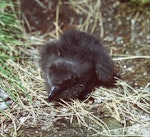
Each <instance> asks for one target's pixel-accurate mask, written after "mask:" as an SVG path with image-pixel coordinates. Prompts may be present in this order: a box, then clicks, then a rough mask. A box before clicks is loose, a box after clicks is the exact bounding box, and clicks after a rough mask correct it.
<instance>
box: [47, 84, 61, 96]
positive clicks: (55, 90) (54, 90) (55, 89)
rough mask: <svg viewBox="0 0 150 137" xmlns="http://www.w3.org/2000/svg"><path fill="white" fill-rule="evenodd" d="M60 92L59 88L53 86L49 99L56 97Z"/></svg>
mask: <svg viewBox="0 0 150 137" xmlns="http://www.w3.org/2000/svg"><path fill="white" fill-rule="evenodd" d="M58 90H59V87H57V86H52V87H51V89H50V91H49V94H48V97H49V98H50V97H52V96H54V95H55V94H56V93H57V92H58Z"/></svg>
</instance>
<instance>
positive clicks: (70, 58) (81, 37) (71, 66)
mask: <svg viewBox="0 0 150 137" xmlns="http://www.w3.org/2000/svg"><path fill="white" fill-rule="evenodd" d="M40 54H41V59H40V65H41V69H42V70H43V72H44V74H45V83H46V88H47V91H48V98H49V101H59V100H60V98H61V99H64V100H66V101H67V100H70V99H80V100H84V99H86V98H87V97H88V96H89V94H90V93H91V92H92V90H94V88H95V87H98V86H110V85H113V83H114V75H115V72H114V63H113V61H112V60H111V58H110V57H109V56H108V55H107V53H106V50H105V48H104V47H103V46H102V43H101V40H100V39H97V38H95V37H94V36H92V35H90V34H87V33H85V32H81V31H77V30H71V31H68V32H65V33H64V34H62V36H61V37H60V39H59V40H57V41H53V42H49V43H47V44H46V45H44V46H42V49H41V52H40Z"/></svg>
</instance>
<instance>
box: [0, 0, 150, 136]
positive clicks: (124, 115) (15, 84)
mask: <svg viewBox="0 0 150 137" xmlns="http://www.w3.org/2000/svg"><path fill="white" fill-rule="evenodd" d="M36 1H37V2H39V1H38V0H36ZM2 2H3V4H0V6H3V7H1V8H2V9H3V10H2V12H1V13H0V14H2V15H1V16H2V17H4V18H5V15H6V14H8V15H7V16H6V17H7V19H6V21H8V22H2V21H1V22H0V26H1V29H0V30H1V32H2V33H1V34H0V40H1V43H0V46H1V47H0V51H1V53H0V57H1V58H0V86H2V88H3V89H5V91H6V92H8V93H9V95H10V97H11V99H12V100H13V103H12V104H11V106H9V108H8V109H6V110H1V111H0V125H1V126H0V128H1V130H0V135H1V136H6V135H7V134H8V135H9V136H19V135H21V134H23V133H20V131H21V132H22V130H23V129H22V127H25V126H27V127H34V126H35V127H36V126H37V125H38V126H40V127H43V128H44V129H46V130H47V129H52V130H57V128H56V127H55V126H54V123H55V122H57V120H59V119H66V120H68V121H69V123H71V124H73V123H74V122H75V123H77V124H78V125H77V126H79V127H85V128H86V129H87V131H91V135H93V136H118V137H120V136H129V135H130V136H135V135H136V136H141V135H140V134H130V133H129V132H127V131H128V129H129V128H130V127H132V124H134V123H140V125H142V126H144V125H146V126H147V128H148V127H149V124H148V123H149V119H143V118H142V116H149V115H150V102H149V100H150V93H149V86H150V83H146V86H145V87H142V88H138V87H137V88H136V87H131V86H130V85H129V84H128V83H126V82H125V81H122V80H120V79H118V81H117V87H116V88H113V89H106V88H103V87H100V88H98V89H96V90H95V92H93V93H92V97H93V98H94V99H95V102H94V103H90V102H88V103H87V102H79V101H78V100H73V101H72V102H71V103H68V102H65V101H63V100H62V103H60V106H59V107H55V106H54V104H53V103H49V102H47V101H46V98H47V93H46V91H45V89H44V86H43V79H42V76H41V71H40V68H39V65H38V58H39V54H38V51H37V49H35V48H34V47H33V46H32V45H41V44H42V43H43V42H44V40H43V39H41V38H39V36H37V35H36V34H26V32H25V30H24V29H23V28H22V26H21V25H20V22H19V21H18V20H16V19H17V16H16V14H14V13H15V11H14V7H13V5H12V3H11V2H10V1H9V2H8V1H2ZM39 4H41V3H39ZM66 4H67V5H68V6H70V8H72V9H74V10H75V11H76V12H77V13H78V14H80V15H84V18H83V20H80V21H79V23H78V24H76V26H77V28H78V29H80V30H84V31H90V32H95V31H96V32H99V35H101V36H102V37H103V36H104V28H103V18H102V14H101V10H100V9H101V1H100V0H96V1H94V2H92V1H91V0H80V1H72V0H68V1H67V2H66ZM7 7H10V10H9V12H10V13H7V12H6V11H5V9H7ZM44 7H45V6H44ZM56 11H57V12H56V20H55V22H54V26H55V28H54V30H53V31H52V32H51V33H50V37H51V38H58V36H59V33H61V32H62V31H63V30H61V28H60V27H59V5H58V6H57V10H56ZM14 20H15V21H14ZM10 22H11V23H10ZM6 26H8V28H9V29H7V31H8V32H7V31H6V30H5V29H6V28H7V27H6ZM6 32H7V34H5V33H6ZM8 33H9V35H8ZM11 34H12V35H11ZM46 35H47V34H46ZM31 36H32V37H31ZM43 37H44V36H43ZM113 56H115V55H113ZM137 58H143V59H149V58H150V57H149V56H146V55H145V56H135V55H134V56H132V55H130V56H126V55H123V56H122V55H121V56H119V57H118V56H115V58H114V60H115V61H118V60H119V61H120V60H121V61H124V60H134V59H137ZM95 109H96V111H99V110H101V111H100V112H103V113H104V115H106V117H111V118H114V119H116V120H117V121H118V122H119V123H121V124H122V125H123V127H122V128H116V129H114V128H113V129H112V128H110V127H109V125H107V123H106V122H105V121H104V120H103V118H102V117H101V113H97V114H95V111H93V110H95ZM128 122H130V125H128ZM23 131H26V130H23Z"/></svg>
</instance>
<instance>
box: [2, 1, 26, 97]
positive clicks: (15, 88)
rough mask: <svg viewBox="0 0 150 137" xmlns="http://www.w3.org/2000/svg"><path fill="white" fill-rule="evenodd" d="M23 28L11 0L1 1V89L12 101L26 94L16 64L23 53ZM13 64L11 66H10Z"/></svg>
mask: <svg viewBox="0 0 150 137" xmlns="http://www.w3.org/2000/svg"><path fill="white" fill-rule="evenodd" d="M22 38H23V35H22V27H21V25H20V21H19V20H18V19H17V15H16V13H15V10H14V3H12V1H11V0H1V3H0V87H1V88H3V89H4V90H5V91H7V92H8V93H9V94H10V96H11V98H12V99H16V98H17V97H18V96H19V94H18V92H20V91H23V92H26V89H25V87H24V86H23V85H22V83H21V81H20V79H19V76H18V74H17V72H16V71H15V69H14V68H15V66H14V65H12V64H13V63H14V62H16V61H19V58H21V53H20V52H19V50H18V48H19V47H20V46H21V45H23V44H22V43H23V42H22V40H23V39H22ZM10 64H11V65H10Z"/></svg>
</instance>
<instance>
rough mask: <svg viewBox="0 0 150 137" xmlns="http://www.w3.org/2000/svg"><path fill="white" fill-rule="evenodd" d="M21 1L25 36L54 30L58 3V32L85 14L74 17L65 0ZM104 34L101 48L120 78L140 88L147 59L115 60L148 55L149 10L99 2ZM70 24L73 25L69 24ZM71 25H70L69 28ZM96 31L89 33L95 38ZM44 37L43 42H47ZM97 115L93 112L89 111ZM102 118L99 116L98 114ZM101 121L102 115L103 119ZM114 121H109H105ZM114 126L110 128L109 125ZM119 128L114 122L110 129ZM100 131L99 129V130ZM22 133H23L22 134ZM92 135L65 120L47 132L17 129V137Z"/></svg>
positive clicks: (149, 75)
mask: <svg viewBox="0 0 150 137" xmlns="http://www.w3.org/2000/svg"><path fill="white" fill-rule="evenodd" d="M40 2H41V3H37V2H36V1H34V0H32V1H27V0H22V1H21V11H22V14H23V19H25V18H26V20H27V21H26V23H25V27H26V31H27V32H28V33H33V32H34V33H35V32H40V34H41V35H44V34H45V33H51V32H52V31H54V29H55V26H54V22H55V20H56V10H57V5H58V3H60V2H61V4H60V5H61V6H60V15H59V17H60V18H59V27H60V28H61V29H62V30H66V29H70V28H76V26H77V23H78V22H79V20H80V19H85V15H81V14H78V13H77V12H75V11H74V9H72V8H71V7H69V6H68V5H67V4H66V2H67V0H62V1H59V0H56V1H53V0H49V1H48V0H40ZM101 12H102V19H103V27H104V34H103V40H104V45H105V46H106V47H107V48H108V49H109V51H111V52H112V57H113V59H114V60H115V59H116V60H115V63H116V66H117V67H118V68H119V72H118V73H119V74H120V75H121V78H122V79H123V80H125V81H127V82H128V83H130V84H131V85H132V86H133V87H136V88H144V87H145V86H146V84H147V83H148V82H150V60H149V59H145V58H140V57H139V58H134V59H132V60H129V59H117V58H118V57H129V56H131V55H132V56H133V55H134V56H148V55H149V53H150V46H149V44H150V28H149V23H150V20H149V19H150V7H149V5H138V4H135V3H128V2H127V3H126V2H125V3H121V2H119V1H116V0H102V6H101ZM72 20H74V21H73V23H71V22H72ZM70 24H71V25H70ZM98 33H99V28H98V29H95V30H94V32H93V34H95V35H98ZM50 38H51V37H50V36H47V37H45V40H47V39H50ZM93 111H94V113H97V109H95V110H93ZM97 115H99V114H97ZM101 116H103V115H101ZM103 119H105V116H104V117H103ZM111 121H113V122H114V119H111V120H110V119H109V122H110V123H111ZM113 126H114V125H113ZM116 126H118V127H120V128H121V127H122V125H121V124H120V123H119V122H117V121H115V126H114V127H116ZM99 130H101V129H99ZM22 131H23V132H22ZM92 134H93V133H91V132H90V131H88V130H87V128H85V127H82V126H81V127H79V126H78V125H77V123H76V122H75V124H70V122H69V121H68V120H66V119H59V120H57V121H55V122H54V125H53V126H52V127H50V128H49V129H41V126H35V127H30V126H29V125H28V126H23V127H22V128H20V135H21V136H39V135H40V136H45V137H46V136H63V137H65V136H72V137H73V136H87V137H88V136H91V135H92Z"/></svg>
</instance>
